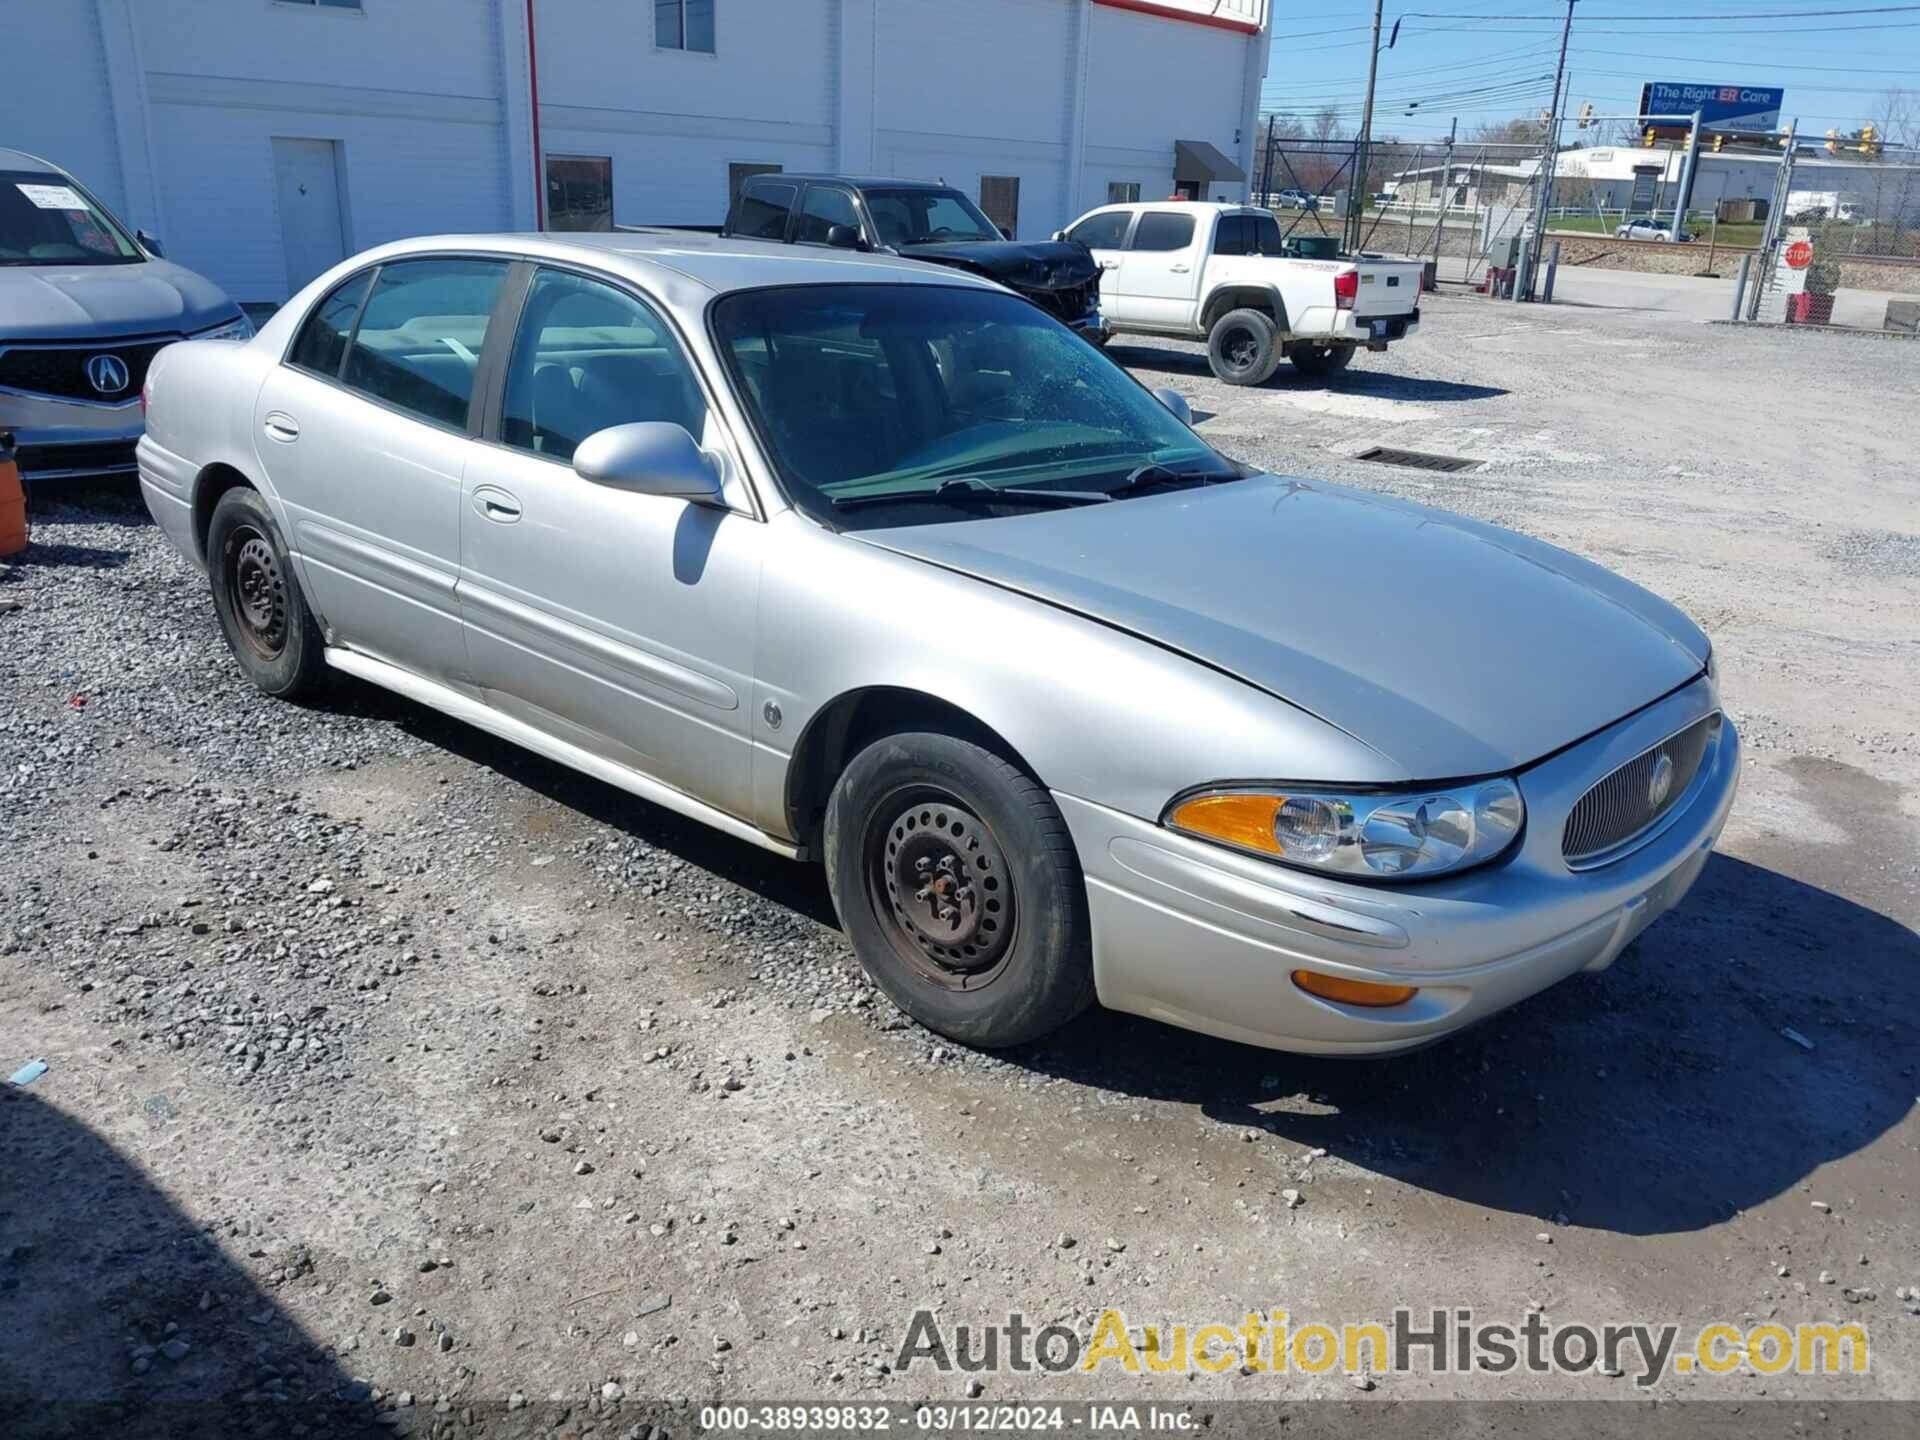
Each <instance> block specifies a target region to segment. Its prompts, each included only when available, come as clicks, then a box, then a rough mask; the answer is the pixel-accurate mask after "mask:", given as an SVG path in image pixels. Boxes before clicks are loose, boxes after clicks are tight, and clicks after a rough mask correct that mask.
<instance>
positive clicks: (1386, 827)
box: [1164, 779, 1527, 880]
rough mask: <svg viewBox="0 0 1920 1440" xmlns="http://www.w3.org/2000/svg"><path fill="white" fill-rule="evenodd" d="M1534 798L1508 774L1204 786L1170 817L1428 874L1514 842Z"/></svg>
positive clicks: (1386, 874) (1298, 856) (1335, 870)
mask: <svg viewBox="0 0 1920 1440" xmlns="http://www.w3.org/2000/svg"><path fill="white" fill-rule="evenodd" d="M1526 818H1527V807H1526V805H1525V803H1524V802H1523V801H1522V800H1521V799H1520V789H1519V787H1518V786H1517V785H1515V784H1514V783H1513V781H1511V780H1505V779H1501V780H1482V781H1479V782H1477V783H1475V784H1472V785H1460V786H1455V787H1453V788H1451V789H1444V790H1408V791H1395V792H1385V793H1373V794H1362V793H1358V792H1345V791H1337V790H1292V789H1288V790H1280V789H1272V790H1264V789H1263V790H1204V791H1199V792H1197V793H1194V794H1190V795H1187V796H1185V797H1183V798H1181V799H1178V800H1176V801H1174V802H1173V804H1171V805H1169V806H1168V807H1167V813H1166V816H1165V819H1164V823H1165V824H1166V825H1168V826H1169V827H1171V828H1172V829H1175V830H1178V831H1181V832H1182V833H1184V834H1187V835H1195V836H1198V837H1199V838H1200V839H1202V840H1213V841H1217V842H1219V843H1220V844H1223V845H1231V846H1232V847H1233V848H1234V849H1236V850H1245V851H1248V852H1250V853H1252V854H1255V855H1262V856H1265V857H1267V858H1268V859H1271V860H1280V861H1284V862H1285V863H1286V864H1289V865H1298V866H1300V867H1301V868H1303V869H1307V870H1318V871H1321V872H1322V873H1325V874H1329V875H1346V876H1351V877H1353V878H1356V879H1362V880H1421V879H1426V878H1427V877H1429V876H1433V875H1445V874H1449V873H1451V872H1453V871H1456V870H1464V869H1466V868H1467V867H1468V866H1470V865H1479V864H1483V863H1484V862H1486V861H1488V860H1492V859H1493V858H1495V857H1496V856H1498V855H1500V854H1501V853H1502V852H1504V851H1505V850H1506V848H1507V847H1508V846H1509V845H1511V844H1512V843H1513V841H1514V837H1515V836H1517V835H1519V833H1520V828H1521V826H1522V825H1523V824H1525V822H1526Z"/></svg>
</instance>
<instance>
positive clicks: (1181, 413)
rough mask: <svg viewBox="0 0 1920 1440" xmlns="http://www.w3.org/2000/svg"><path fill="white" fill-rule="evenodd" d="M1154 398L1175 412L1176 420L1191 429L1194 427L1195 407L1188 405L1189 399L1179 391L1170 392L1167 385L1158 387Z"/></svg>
mask: <svg viewBox="0 0 1920 1440" xmlns="http://www.w3.org/2000/svg"><path fill="white" fill-rule="evenodd" d="M1153 398H1154V399H1156V400H1158V401H1159V402H1160V403H1161V404H1162V405H1164V406H1166V407H1167V409H1168V410H1170V411H1172V412H1173V417H1174V419H1176V420H1178V421H1179V422H1180V423H1181V424H1182V425H1185V426H1187V427H1188V428H1189V429H1191V428H1192V427H1193V407H1192V406H1190V405H1188V404H1187V397H1186V396H1184V395H1182V394H1181V393H1180V392H1179V391H1178V390H1170V389H1168V388H1167V387H1166V386H1165V385H1161V386H1159V387H1157V388H1156V389H1155V390H1154V392H1153Z"/></svg>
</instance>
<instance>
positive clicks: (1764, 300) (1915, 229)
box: [1738, 147, 1920, 334]
mask: <svg viewBox="0 0 1920 1440" xmlns="http://www.w3.org/2000/svg"><path fill="white" fill-rule="evenodd" d="M1808 150H1809V152H1810V153H1802V154H1796V155H1794V156H1793V157H1791V158H1790V159H1788V160H1787V161H1785V162H1784V163H1783V165H1782V170H1781V175H1780V177H1779V179H1778V181H1777V183H1776V185H1775V195H1774V198H1775V200H1776V202H1777V203H1778V204H1779V205H1780V218H1779V222H1778V223H1777V224H1774V225H1770V226H1769V227H1768V230H1767V234H1766V235H1765V237H1764V238H1763V239H1762V242H1761V243H1760V245H1759V246H1758V247H1757V248H1756V249H1755V251H1754V254H1753V260H1752V262H1751V274H1750V277H1749V283H1748V286H1747V289H1746V291H1745V293H1743V294H1742V295H1741V296H1740V298H1739V301H1738V318H1742V319H1747V320H1753V321H1757V322H1759V323H1762V324H1790V325H1794V324H1797V325H1836V326H1840V327H1843V328H1847V329H1862V330H1893V331H1902V332H1905V333H1909V334H1912V333H1920V151H1916V150H1913V149H1905V148H1903V149H1893V150H1883V151H1880V152H1879V153H1877V154H1874V155H1872V156H1870V157H1866V158H1863V159H1861V160H1851V161H1836V160H1833V159H1829V158H1827V157H1826V156H1825V155H1823V154H1822V153H1821V151H1820V150H1819V149H1818V148H1815V147H1808Z"/></svg>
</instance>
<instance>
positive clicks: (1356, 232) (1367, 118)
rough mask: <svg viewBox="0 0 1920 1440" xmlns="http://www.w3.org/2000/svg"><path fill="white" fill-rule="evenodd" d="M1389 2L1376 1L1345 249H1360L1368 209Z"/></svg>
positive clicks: (1355, 144) (1348, 203) (1354, 155)
mask: <svg viewBox="0 0 1920 1440" xmlns="http://www.w3.org/2000/svg"><path fill="white" fill-rule="evenodd" d="M1385 5H1386V0H1373V50H1372V51H1371V58H1370V59H1369V60H1368V61H1367V103H1366V104H1365V105H1364V106H1362V107H1361V111H1360V138H1359V139H1358V140H1356V141H1355V142H1354V146H1353V182H1352V183H1351V184H1350V185H1349V186H1348V187H1347V228H1346V232H1345V236H1346V239H1345V248H1346V249H1348V250H1358V249H1359V248H1360V226H1361V221H1362V220H1363V219H1365V216H1366V206H1367V195H1366V190H1367V150H1368V148H1369V147H1370V146H1371V145H1372V143H1373V85H1374V80H1375V79H1376V77H1378V75H1379V73H1380V12H1381V10H1382V9H1384V8H1385Z"/></svg>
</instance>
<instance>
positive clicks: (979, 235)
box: [861, 188, 1004, 245]
mask: <svg viewBox="0 0 1920 1440" xmlns="http://www.w3.org/2000/svg"><path fill="white" fill-rule="evenodd" d="M861 193H862V194H863V195H865V196H866V198H867V209H868V211H869V212H871V214H872V215H873V223H874V228H876V229H877V230H879V232H880V243H881V244H882V245H949V244H953V243H954V242H956V241H958V242H965V241H968V240H999V239H1002V238H1004V237H1002V235H1001V234H1000V232H999V231H998V230H996V229H994V228H993V222H992V221H991V220H989V219H987V217H986V216H985V215H983V214H982V213H981V212H980V207H979V206H977V205H975V204H974V203H973V202H972V201H971V200H969V199H968V198H967V197H966V196H964V195H962V194H961V193H960V192H959V191H958V190H917V189H915V190H888V189H884V188H878V189H871V190H864V191H862V192H861Z"/></svg>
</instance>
